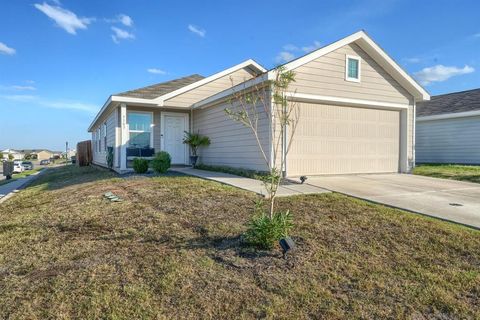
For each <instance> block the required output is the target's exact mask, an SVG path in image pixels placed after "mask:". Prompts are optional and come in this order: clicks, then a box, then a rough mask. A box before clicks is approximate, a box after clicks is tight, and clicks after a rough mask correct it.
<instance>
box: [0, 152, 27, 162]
mask: <svg viewBox="0 0 480 320" xmlns="http://www.w3.org/2000/svg"><path fill="white" fill-rule="evenodd" d="M2 154H3V158H4V159H9V155H12V157H13V160H22V159H23V157H24V156H25V154H24V153H22V152H21V151H18V150H14V149H5V150H2Z"/></svg>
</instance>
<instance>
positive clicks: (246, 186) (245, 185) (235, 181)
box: [170, 167, 330, 197]
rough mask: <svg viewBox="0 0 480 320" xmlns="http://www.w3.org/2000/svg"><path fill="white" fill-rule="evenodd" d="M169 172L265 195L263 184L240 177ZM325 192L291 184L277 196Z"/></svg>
mask: <svg viewBox="0 0 480 320" xmlns="http://www.w3.org/2000/svg"><path fill="white" fill-rule="evenodd" d="M170 170H171V171H176V172H180V173H184V174H187V175H190V176H195V177H199V178H203V179H207V180H213V181H217V182H220V183H223V184H227V185H230V186H233V187H237V188H240V189H243V190H247V191H252V192H255V193H257V194H260V195H263V196H265V195H266V194H267V190H266V189H265V187H264V185H263V183H262V182H261V181H259V180H255V179H250V178H245V177H240V176H236V175H233V174H228V173H223V172H216V171H206V170H198V169H193V168H190V167H184V168H171V169H170ZM326 192H330V191H329V190H326V189H323V188H319V187H316V186H312V185H308V184H294V183H292V184H288V185H281V186H280V187H279V188H278V191H277V196H278V197H286V196H294V195H301V194H316V193H326Z"/></svg>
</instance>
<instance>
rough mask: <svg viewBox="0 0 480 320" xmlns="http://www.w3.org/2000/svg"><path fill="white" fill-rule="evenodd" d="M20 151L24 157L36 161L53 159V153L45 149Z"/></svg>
mask: <svg viewBox="0 0 480 320" xmlns="http://www.w3.org/2000/svg"><path fill="white" fill-rule="evenodd" d="M20 151H21V152H22V153H23V154H24V155H25V156H26V155H30V156H32V157H33V159H36V160H47V159H50V158H52V157H53V152H52V151H50V150H47V149H25V150H20Z"/></svg>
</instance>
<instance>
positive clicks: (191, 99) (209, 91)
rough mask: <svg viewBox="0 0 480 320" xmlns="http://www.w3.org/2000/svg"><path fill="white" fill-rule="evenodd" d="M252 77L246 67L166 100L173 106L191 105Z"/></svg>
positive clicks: (167, 103)
mask: <svg viewBox="0 0 480 320" xmlns="http://www.w3.org/2000/svg"><path fill="white" fill-rule="evenodd" d="M251 78H252V75H251V74H250V73H249V72H247V71H246V70H245V69H241V70H238V71H236V72H234V73H232V74H229V75H226V76H224V77H222V78H220V79H217V80H215V81H212V82H210V83H208V84H206V85H203V86H201V87H199V88H196V89H194V90H191V91H189V92H186V93H184V94H181V95H179V96H176V97H173V98H172V99H169V100H166V102H165V104H166V105H168V106H171V107H190V106H191V105H192V104H194V103H195V102H198V101H201V100H203V99H205V98H208V97H210V96H212V95H214V94H216V93H218V92H221V91H224V90H227V89H229V88H231V87H232V84H233V85H237V84H239V83H242V82H244V81H246V80H249V79H251Z"/></svg>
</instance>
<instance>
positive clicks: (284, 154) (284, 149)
mask: <svg viewBox="0 0 480 320" xmlns="http://www.w3.org/2000/svg"><path fill="white" fill-rule="evenodd" d="M286 99H287V98H285V103H284V104H283V105H282V117H284V119H285V115H286V114H287V105H286V104H287V100H286ZM284 119H282V121H285V120H284ZM282 125H283V126H284V128H283V130H282V135H283V136H282V163H283V168H282V177H283V178H286V177H287V128H288V126H287V124H282Z"/></svg>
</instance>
